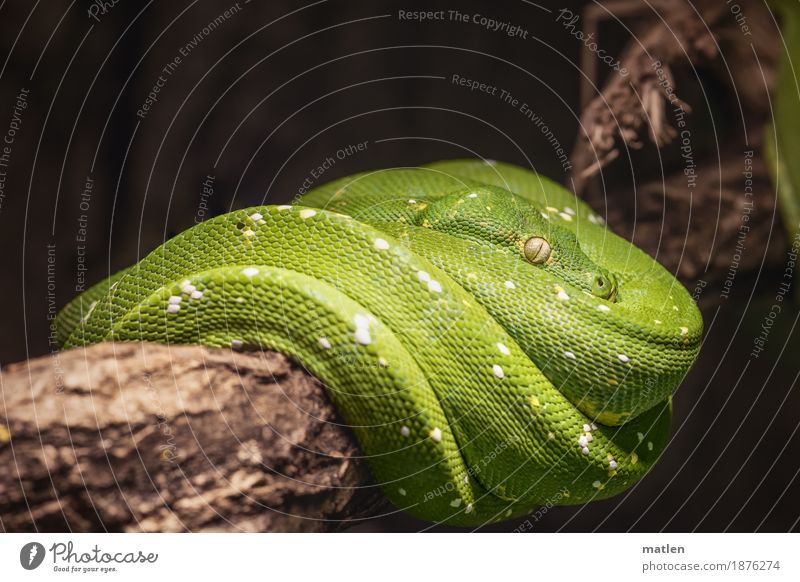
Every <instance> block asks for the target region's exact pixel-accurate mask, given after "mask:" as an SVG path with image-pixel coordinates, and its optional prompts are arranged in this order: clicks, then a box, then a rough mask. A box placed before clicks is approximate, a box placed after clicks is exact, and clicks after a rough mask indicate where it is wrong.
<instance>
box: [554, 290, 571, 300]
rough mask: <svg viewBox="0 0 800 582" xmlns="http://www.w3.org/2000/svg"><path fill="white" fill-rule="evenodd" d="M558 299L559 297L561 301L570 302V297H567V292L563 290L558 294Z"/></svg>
mask: <svg viewBox="0 0 800 582" xmlns="http://www.w3.org/2000/svg"><path fill="white" fill-rule="evenodd" d="M556 297H558V298H559V299H560V300H561V301H568V300H569V295H567V292H566V291H564V290H563V289H561V290H560V291H559V292H558V294H557V295H556Z"/></svg>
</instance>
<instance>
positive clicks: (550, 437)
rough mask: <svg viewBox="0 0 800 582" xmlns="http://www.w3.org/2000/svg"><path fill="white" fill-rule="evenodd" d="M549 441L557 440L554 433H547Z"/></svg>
mask: <svg viewBox="0 0 800 582" xmlns="http://www.w3.org/2000/svg"><path fill="white" fill-rule="evenodd" d="M547 440H549V441H554V440H556V435H554V434H553V433H552V432H549V433H547Z"/></svg>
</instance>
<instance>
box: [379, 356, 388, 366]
mask: <svg viewBox="0 0 800 582" xmlns="http://www.w3.org/2000/svg"><path fill="white" fill-rule="evenodd" d="M378 365H379V366H380V367H382V368H388V367H389V362H387V361H386V359H385V358H378Z"/></svg>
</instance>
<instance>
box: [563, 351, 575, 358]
mask: <svg viewBox="0 0 800 582" xmlns="http://www.w3.org/2000/svg"><path fill="white" fill-rule="evenodd" d="M564 357H565V358H568V359H570V360H574V359H575V354H573V353H572V352H564Z"/></svg>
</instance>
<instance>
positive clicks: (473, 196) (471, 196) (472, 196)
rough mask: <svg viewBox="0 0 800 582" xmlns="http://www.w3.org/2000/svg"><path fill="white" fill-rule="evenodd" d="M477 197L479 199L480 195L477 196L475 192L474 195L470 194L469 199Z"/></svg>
mask: <svg viewBox="0 0 800 582" xmlns="http://www.w3.org/2000/svg"><path fill="white" fill-rule="evenodd" d="M477 197H478V195H477V194H475V192H473V193H472V194H470V195H469V196H467V198H477Z"/></svg>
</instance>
